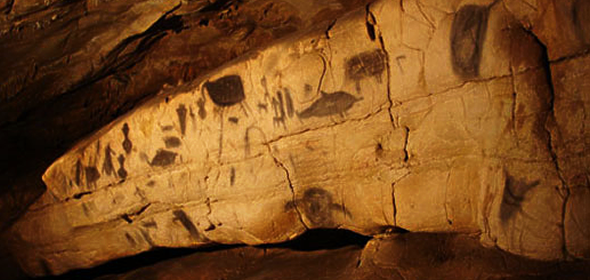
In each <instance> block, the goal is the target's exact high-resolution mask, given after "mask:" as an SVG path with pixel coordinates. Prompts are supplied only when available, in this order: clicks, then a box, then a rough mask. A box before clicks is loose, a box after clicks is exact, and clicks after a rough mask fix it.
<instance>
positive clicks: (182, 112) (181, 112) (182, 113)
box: [176, 104, 187, 135]
mask: <svg viewBox="0 0 590 280" xmlns="http://www.w3.org/2000/svg"><path fill="white" fill-rule="evenodd" d="M186 113H187V110H186V107H185V106H184V104H180V106H178V108H176V114H177V115H178V122H179V123H180V132H181V133H182V135H184V133H185V132H186Z"/></svg>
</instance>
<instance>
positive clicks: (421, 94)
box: [13, 1, 590, 275]
mask: <svg viewBox="0 0 590 280" xmlns="http://www.w3.org/2000/svg"><path fill="white" fill-rule="evenodd" d="M523 3H528V2H525V1H376V2H374V3H371V4H370V5H368V6H367V7H366V8H362V9H358V10H355V11H353V12H351V13H348V14H346V15H345V16H342V17H340V18H338V20H337V21H335V22H333V23H331V24H329V25H323V26H314V27H313V28H311V29H309V30H307V31H305V32H299V33H297V34H295V35H292V36H289V37H287V38H284V39H281V40H278V41H277V42H276V43H275V44H274V45H272V46H270V47H268V48H264V49H260V50H258V51H255V52H252V53H250V54H249V55H246V56H243V57H241V58H240V59H239V60H236V61H233V62H232V63H230V64H227V65H224V66H223V67H221V68H218V69H217V70H215V71H213V72H210V73H208V74H206V75H202V76H200V77H199V78H197V79H196V80H195V81H193V82H190V83H186V84H183V85H182V86H179V87H175V88H173V89H170V90H166V91H164V92H162V93H161V94H159V96H158V97H156V98H153V99H151V100H150V101H148V102H146V103H145V104H143V105H142V106H139V107H137V108H135V109H134V110H132V111H131V112H130V113H128V114H126V115H125V116H123V117H121V118H119V119H118V120H116V121H115V122H113V123H110V124H109V125H107V126H106V127H104V128H102V129H101V130H100V131H98V132H96V133H95V134H93V135H92V136H91V137H89V138H87V139H85V140H83V141H81V142H80V143H79V144H77V145H76V146H75V147H74V148H73V149H72V150H70V151H69V152H67V153H66V154H65V155H63V156H62V157H61V158H59V159H58V160H57V161H55V162H54V163H53V164H52V166H51V167H50V168H49V169H48V170H47V171H46V173H45V175H44V177H43V180H44V181H45V183H46V185H47V191H46V193H45V194H44V195H43V196H42V197H41V198H40V199H39V200H38V201H36V202H35V203H34V204H33V205H32V206H31V207H30V208H29V210H28V212H27V213H26V214H25V215H23V216H22V217H21V218H20V220H19V221H18V222H17V224H15V226H14V227H13V230H14V232H15V235H16V237H15V244H16V245H15V247H16V248H18V250H17V251H16V252H17V254H18V256H19V259H20V262H21V264H22V265H23V267H24V268H25V269H26V270H27V271H28V272H29V273H30V274H32V275H45V274H60V273H63V272H66V271H68V270H71V269H75V268H85V267H91V266H95V265H97V264H100V263H103V262H105V261H108V260H111V259H115V258H119V257H123V256H129V255H134V254H137V253H140V252H144V251H147V250H150V249H152V248H155V247H188V246H202V245H208V244H214V243H221V244H250V245H258V244H267V243H278V242H283V241H287V240H290V239H293V238H295V237H296V236H298V235H300V234H302V233H303V232H305V231H306V230H308V229H313V228H344V229H349V230H352V231H355V232H358V233H361V234H365V235H378V234H380V233H383V232H387V231H388V230H391V229H393V228H403V229H406V230H409V231H419V232H461V233H472V234H478V235H479V237H480V239H481V242H483V244H485V245H488V246H497V247H499V248H501V249H502V250H505V251H508V252H510V253H513V254H516V255H520V256H525V257H529V258H534V259H539V260H572V259H583V258H589V257H590V231H589V228H590V224H589V223H588V217H589V215H590V208H589V207H588V206H587V205H589V203H590V191H588V190H589V184H588V177H587V174H588V168H587V167H586V166H587V163H588V156H589V154H588V152H587V149H586V146H587V145H586V143H587V142H588V140H587V139H590V138H588V137H586V136H587V135H586V134H587V129H586V126H585V123H586V122H588V119H587V118H588V117H587V115H586V113H585V112H586V109H585V108H586V107H587V106H588V104H589V103H588V100H589V99H588V96H590V95H588V94H587V92H588V88H587V87H588V85H590V84H588V82H587V81H586V80H587V79H586V76H587V75H589V74H588V73H590V72H589V70H587V63H585V62H586V60H587V59H588V56H587V52H586V51H585V50H586V49H587V46H588V43H587V42H586V41H585V40H586V39H585V37H584V36H585V35H584V34H585V32H584V30H586V28H588V25H587V24H586V22H585V20H583V19H582V18H584V17H582V16H581V15H583V14H584V13H586V10H587V9H586V4H585V3H588V2H587V1H570V2H568V1H564V2H559V3H557V2H555V1H553V2H552V1H536V3H535V4H530V3H528V5H525V6H526V7H525V6H523V5H524V4H523ZM562 9H565V10H567V11H573V12H575V13H576V16H575V17H570V16H569V15H570V14H567V13H565V12H563V11H562ZM568 9H569V10H568ZM567 20H570V22H568V24H565V23H564V21H567ZM555 26H559V28H562V29H564V30H566V31H564V32H557V31H556V29H555V28H556V27H555ZM570 29H572V30H573V31H572V30H570ZM537 34H538V35H537ZM35 233H38V234H35Z"/></svg>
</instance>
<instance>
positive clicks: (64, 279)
mask: <svg viewBox="0 0 590 280" xmlns="http://www.w3.org/2000/svg"><path fill="white" fill-rule="evenodd" d="M237 247H242V246H238V245H221V244H217V245H212V246H210V247H203V248H199V249H194V248H155V249H153V250H151V251H147V252H144V253H141V254H138V255H135V256H131V257H125V258H121V259H116V260H112V261H109V262H107V263H104V264H101V265H99V266H96V267H93V268H89V269H78V270H73V271H70V272H68V273H65V274H63V275H60V276H48V277H41V278H34V279H43V280H69V279H97V278H99V277H103V276H106V275H113V274H122V273H127V272H131V271H133V270H136V269H139V268H142V267H148V266H151V265H154V264H156V263H159V262H162V261H166V260H170V259H175V258H180V257H184V256H188V255H191V254H195V253H205V252H212V251H218V250H228V249H232V248H237Z"/></svg>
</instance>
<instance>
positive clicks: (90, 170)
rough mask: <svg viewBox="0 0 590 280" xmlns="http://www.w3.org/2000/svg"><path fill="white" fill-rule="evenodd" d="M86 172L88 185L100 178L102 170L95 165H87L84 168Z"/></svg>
mask: <svg viewBox="0 0 590 280" xmlns="http://www.w3.org/2000/svg"><path fill="white" fill-rule="evenodd" d="M84 173H85V175H86V186H89V185H90V184H93V183H94V182H96V181H97V180H98V179H99V178H100V172H98V169H97V168H96V167H95V166H87V167H85V168H84Z"/></svg>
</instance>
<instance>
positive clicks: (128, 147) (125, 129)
mask: <svg viewBox="0 0 590 280" xmlns="http://www.w3.org/2000/svg"><path fill="white" fill-rule="evenodd" d="M121 131H122V132H123V136H125V140H123V150H125V152H126V153H128V154H129V153H131V148H133V143H131V140H129V125H128V124H127V123H125V124H124V125H123V128H122V129H121Z"/></svg>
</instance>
